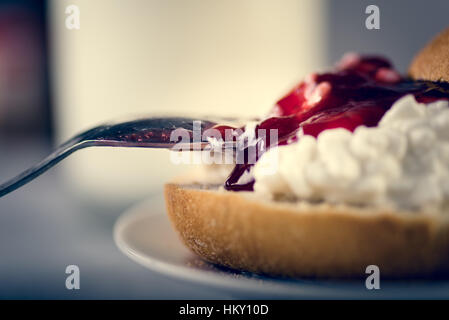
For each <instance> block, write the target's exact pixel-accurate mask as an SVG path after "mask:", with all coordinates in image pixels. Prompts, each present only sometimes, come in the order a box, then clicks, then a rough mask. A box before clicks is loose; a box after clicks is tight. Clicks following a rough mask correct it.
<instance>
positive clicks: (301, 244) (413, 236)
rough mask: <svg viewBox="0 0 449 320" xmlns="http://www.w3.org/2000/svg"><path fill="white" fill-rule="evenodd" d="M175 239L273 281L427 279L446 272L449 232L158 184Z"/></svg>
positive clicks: (344, 210) (428, 222)
mask: <svg viewBox="0 0 449 320" xmlns="http://www.w3.org/2000/svg"><path fill="white" fill-rule="evenodd" d="M165 199H166V205H167V211H168V215H169V217H170V220H171V222H172V224H173V226H174V228H175V229H176V230H177V231H178V233H179V235H180V237H181V239H182V241H183V242H184V243H185V245H186V246H187V247H188V248H190V249H191V250H192V251H193V252H195V253H196V254H198V255H199V256H201V257H202V258H204V259H205V260H207V261H209V262H212V263H216V264H220V265H223V266H227V267H231V268H234V269H238V270H246V271H252V272H256V273H262V274H270V275H278V276H292V277H297V276H302V277H304V276H307V277H309V276H310V277H338V278H342V277H366V274H365V270H366V267H367V266H368V265H377V266H378V267H379V268H380V272H381V276H382V277H411V276H429V275H435V274H440V273H446V271H447V270H449V261H448V260H449V228H448V223H446V222H445V221H446V220H445V219H442V218H441V217H440V216H432V215H425V214H416V213H415V214H413V213H399V212H388V211H373V210H360V209H357V208H350V207H344V206H331V205H311V204H304V203H303V204H298V203H296V204H286V203H278V202H273V201H259V200H257V199H252V197H251V196H250V195H247V194H245V193H235V192H226V191H214V190H200V189H197V188H192V187H186V186H182V185H178V184H167V185H166V186H165Z"/></svg>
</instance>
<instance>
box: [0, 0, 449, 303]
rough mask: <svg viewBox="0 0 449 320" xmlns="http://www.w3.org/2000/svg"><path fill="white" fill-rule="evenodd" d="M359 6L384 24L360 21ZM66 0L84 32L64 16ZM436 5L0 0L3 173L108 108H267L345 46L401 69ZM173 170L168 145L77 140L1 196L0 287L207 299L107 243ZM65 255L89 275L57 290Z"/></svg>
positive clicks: (412, 0)
mask: <svg viewBox="0 0 449 320" xmlns="http://www.w3.org/2000/svg"><path fill="white" fill-rule="evenodd" d="M370 4H376V5H378V6H379V8H380V12H381V14H380V30H367V29H366V28H365V19H366V17H367V15H366V14H365V8H366V7H367V6H368V5H370ZM70 5H76V6H77V8H78V9H79V13H80V16H79V17H80V28H79V29H70V28H67V26H66V19H67V17H68V16H69V15H70V14H68V13H66V9H67V7H68V6H70ZM447 12H449V2H448V1H447V0H428V1H418V0H394V1H391V0H382V1H381V0H377V1H364V0H338V1H336V0H282V1H275V0H263V1H260V0H214V1H205V0H188V1H185V0H128V1H120V0H95V1H92V0H54V1H39V0H28V1H26V0H14V1H13V0H10V1H7V0H1V1H0V181H4V180H6V179H8V178H10V177H12V176H14V175H15V174H16V173H18V172H20V171H21V170H23V169H25V168H26V167H28V166H29V165H31V164H33V163H35V162H36V161H38V160H40V159H41V158H43V157H44V156H45V155H46V154H47V153H48V152H49V151H50V150H51V148H52V147H54V146H55V145H56V144H58V143H60V142H62V141H64V140H65V139H67V138H69V137H70V136H72V135H73V134H75V133H77V132H79V131H82V130H84V129H86V128H88V127H90V126H92V125H94V124H98V123H101V122H104V121H107V120H111V119H116V120H120V119H122V118H124V117H129V116H130V115H141V114H151V113H157V114H161V113H170V114H174V113H177V114H179V113H182V114H189V113H195V114H198V113H200V114H201V113H204V114H221V115H247V116H254V115H259V114H263V113H265V112H266V111H267V110H268V109H269V108H270V107H271V106H272V105H273V104H274V103H275V102H276V100H277V99H278V98H280V97H281V96H282V95H283V94H284V93H285V92H286V91H287V90H288V89H290V87H291V86H292V85H294V84H295V83H296V82H298V81H299V80H301V78H302V77H303V76H304V75H305V74H307V73H308V72H311V71H316V70H322V69H324V68H326V67H329V66H331V65H332V64H333V63H334V62H336V61H337V60H338V59H339V58H340V57H341V56H342V55H343V54H344V53H345V52H347V51H356V52H361V53H379V54H383V55H385V56H387V57H388V58H390V59H391V60H392V61H393V62H394V64H395V65H396V66H397V68H398V69H399V70H400V71H401V72H404V73H405V72H406V70H407V66H408V64H409V62H410V61H411V59H412V57H413V56H414V54H415V53H416V52H417V51H418V50H419V49H420V48H421V47H422V46H423V45H424V44H425V43H426V42H427V41H428V40H429V39H430V38H431V37H432V36H433V35H435V34H436V33H437V32H439V31H441V30H442V29H443V28H445V27H447V24H448V22H447ZM183 170H185V168H184V167H181V166H174V165H170V163H169V161H168V154H167V152H165V151H154V150H137V149H136V150H134V149H126V150H121V149H108V148H104V149H101V148H100V149H91V150H83V151H80V152H79V153H76V154H74V155H72V156H71V157H70V158H69V159H67V160H65V161H64V163H63V164H62V165H60V166H58V167H57V168H55V169H54V170H51V171H50V172H48V173H46V174H45V175H43V176H42V177H40V178H39V179H37V180H36V181H34V182H32V183H31V184H29V185H27V186H25V187H24V188H22V189H20V190H18V191H16V192H14V193H12V194H11V195H8V196H7V197H5V198H1V199H0V298H14V297H15V298H20V297H22V298H23V297H24V298H33V297H34V298H36V297H40V298H46V297H68V298H72V297H75V298H78V297H84V298H88V297H97V298H107V297H119V298H123V297H124V298H148V297H149V298H167V297H168V298H172V297H173V298H183V297H190V298H195V297H200V298H201V297H214V296H213V295H212V296H211V294H210V293H207V292H205V291H204V290H202V289H194V288H192V287H189V286H182V285H180V284H177V283H172V282H170V281H169V280H166V279H161V278H159V277H158V276H157V275H153V274H151V273H150V272H149V271H147V270H144V269H143V268H141V267H139V266H137V265H135V264H134V263H132V262H130V261H128V260H127V259H126V258H125V257H124V256H122V255H121V254H120V253H119V252H118V251H117V249H115V247H114V244H113V241H112V231H111V230H112V225H113V223H114V221H115V219H116V218H117V217H118V216H119V215H120V213H121V212H122V211H123V210H124V208H126V207H127V206H129V205H130V204H132V203H134V202H135V201H137V200H139V199H143V198H145V197H151V196H155V197H158V195H160V192H161V188H162V185H163V183H164V182H165V181H167V179H169V178H170V177H171V176H173V175H175V174H177V173H179V172H181V171H183ZM159 198H160V197H159ZM157 201H159V202H160V200H157ZM157 201H156V200H155V208H156V207H158V206H160V203H159V202H157ZM156 202H157V203H156ZM158 208H159V207H158ZM158 210H159V209H158ZM160 210H162V207H160ZM71 263H74V264H78V265H79V266H80V268H81V269H82V270H86V271H85V272H86V273H85V274H86V275H85V278H83V279H90V280H91V281H90V282H89V281H86V287H84V288H85V289H84V290H80V292H78V293H73V292H68V291H67V290H65V288H64V279H65V274H64V270H65V266H66V265H68V264H71ZM117 278H119V280H117ZM112 279H115V280H112ZM143 279H144V280H143ZM217 297H220V296H217Z"/></svg>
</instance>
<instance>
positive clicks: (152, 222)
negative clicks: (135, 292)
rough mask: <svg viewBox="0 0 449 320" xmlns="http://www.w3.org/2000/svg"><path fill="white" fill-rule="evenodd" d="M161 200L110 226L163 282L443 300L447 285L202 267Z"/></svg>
mask: <svg viewBox="0 0 449 320" xmlns="http://www.w3.org/2000/svg"><path fill="white" fill-rule="evenodd" d="M162 197H163V196H162V195H158V196H157V197H154V198H152V199H150V200H147V201H145V202H142V203H140V204H138V205H136V206H134V207H132V208H131V209H129V210H127V211H126V212H125V213H124V214H123V216H122V217H120V218H119V220H118V221H117V222H116V225H115V228H114V239H115V242H116V244H117V246H118V247H119V249H120V250H121V251H122V252H123V253H124V254H126V255H127V256H128V257H130V258H131V259H132V260H134V261H136V262H137V263H139V264H141V265H143V266H145V267H147V268H149V269H151V270H153V271H156V272H159V273H161V274H163V275H165V276H168V277H171V278H176V279H179V280H183V281H188V282H193V283H196V284H200V285H205V286H208V287H209V288H211V287H213V288H215V289H217V290H222V291H225V292H226V293H227V294H229V295H231V296H233V297H241V298H259V299H262V298H265V299H273V298H291V299H333V298H336V299H358V298H361V299H379V298H382V299H402V298H410V299H423V298H424V299H430V298H433V299H449V281H447V280H444V281H442V280H432V281H428V280H416V281H386V280H385V281H382V279H381V285H380V286H381V289H380V290H367V289H366V287H365V283H364V280H351V281H349V280H346V281H344V280H341V281H336V280H315V279H279V278H269V277H264V276H259V275H255V274H252V273H242V272H236V271H233V270H229V269H224V268H221V267H217V266H214V265H212V264H210V263H207V262H204V261H203V260H201V259H200V258H199V257H197V256H196V255H195V254H193V253H192V252H190V251H189V250H188V249H187V248H186V247H185V246H184V245H183V244H182V243H181V241H180V240H179V238H178V236H177V234H176V233H175V231H174V230H173V229H172V227H171V225H170V222H169V220H168V217H167V215H166V214H165V209H164V208H163V198H162Z"/></svg>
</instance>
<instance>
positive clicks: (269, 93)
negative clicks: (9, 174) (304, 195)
mask: <svg viewBox="0 0 449 320" xmlns="http://www.w3.org/2000/svg"><path fill="white" fill-rule="evenodd" d="M70 5H75V6H76V7H77V9H78V11H79V29H71V28H67V25H66V20H67V18H68V16H69V13H66V9H67V7H68V6H70ZM324 5H325V2H324V1H317V0H301V1H298V0H283V1H276V0H264V1H259V0H213V1H206V0H188V1H186V0H127V1H123V0H94V1H92V0H76V1H73V0H53V1H50V17H51V26H50V33H51V59H52V60H51V68H52V85H53V92H54V107H55V109H54V112H55V126H56V132H57V141H58V142H62V141H63V140H65V139H67V138H69V137H71V136H72V135H74V134H76V133H77V132H80V131H82V130H85V129H87V128H89V127H91V126H93V125H96V124H99V123H102V122H105V121H108V120H111V119H114V120H120V119H125V118H126V119H129V118H130V116H131V117H132V116H133V115H137V116H138V115H148V114H150V115H151V114H152V113H153V114H154V113H156V114H164V113H169V114H176V113H180V114H183V115H189V114H207V115H213V114H217V115H242V116H257V115H263V114H264V113H266V112H267V111H268V110H269V109H270V107H271V106H272V105H273V104H274V103H275V102H276V100H277V99H278V98H280V97H281V96H282V95H283V94H285V93H286V91H287V90H289V89H290V87H291V86H292V85H294V84H295V83H296V82H297V81H299V80H300V79H301V78H302V77H303V76H304V74H306V73H308V72H310V71H314V70H316V69H317V68H321V67H323V64H324V63H325V57H326V56H325V53H324V45H325V37H324V36H325V35H324V31H325V26H324V23H325V21H324V20H325V10H324ZM69 12H73V11H70V10H69ZM62 170H63V172H64V175H65V176H66V177H67V181H68V184H69V185H70V186H71V188H72V189H73V190H74V191H75V192H76V193H77V194H79V195H83V196H86V197H89V198H90V199H91V200H92V199H94V200H95V201H100V202H102V203H111V204H115V203H117V202H121V201H125V200H126V201H129V200H133V199H137V198H141V197H144V196H145V195H149V194H151V193H156V192H159V191H160V190H161V189H162V185H163V183H164V182H166V181H167V180H169V179H170V177H171V176H173V175H176V174H178V173H180V172H182V171H184V170H186V168H185V167H183V166H180V165H174V164H171V163H170V161H169V154H168V151H164V150H150V149H118V148H91V149H85V150H82V151H79V152H77V153H75V154H74V155H72V156H71V157H70V158H69V159H67V160H65V162H64V163H63V164H62Z"/></svg>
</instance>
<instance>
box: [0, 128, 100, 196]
mask: <svg viewBox="0 0 449 320" xmlns="http://www.w3.org/2000/svg"><path fill="white" fill-rule="evenodd" d="M78 140H79V139H78V137H75V138H73V139H72V140H70V141H68V142H67V143H65V144H63V145H62V146H60V147H59V148H57V149H56V150H55V151H54V152H52V153H51V154H50V155H48V156H47V157H46V158H45V159H44V160H42V161H41V162H39V163H37V164H35V165H34V166H32V167H30V168H29V169H27V170H25V171H23V172H22V173H20V174H19V175H17V176H15V177H14V178H12V179H10V180H8V181H6V182H5V183H3V184H1V185H0V197H3V196H4V195H7V194H8V193H10V192H12V191H14V190H16V189H17V188H20V187H21V186H23V185H24V184H26V183H28V182H29V181H31V180H33V179H34V178H36V177H37V176H40V175H41V174H42V173H44V172H45V171H47V170H48V169H50V168H51V167H53V166H54V165H55V164H57V163H58V162H60V161H61V160H63V159H65V158H66V157H68V156H69V155H71V154H72V153H73V152H75V151H77V150H80V149H83V148H86V147H90V146H93V145H94V142H93V141H88V140H87V141H86V140H84V141H78Z"/></svg>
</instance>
